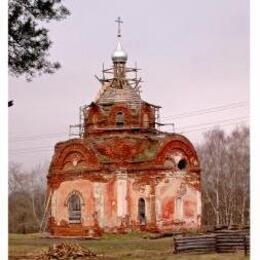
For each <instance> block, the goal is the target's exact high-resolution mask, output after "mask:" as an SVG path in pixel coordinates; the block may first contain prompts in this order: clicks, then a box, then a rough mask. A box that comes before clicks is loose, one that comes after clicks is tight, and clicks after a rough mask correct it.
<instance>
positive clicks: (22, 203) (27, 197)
mask: <svg viewBox="0 0 260 260" xmlns="http://www.w3.org/2000/svg"><path fill="white" fill-rule="evenodd" d="M46 172H47V164H45V165H38V166H37V167H35V168H34V169H32V170H31V171H28V172H26V171H23V169H22V166H21V165H20V164H16V163H10V166H9V232H18V233H27V232H35V231H38V230H39V226H40V222H41V218H42V216H43V211H44V209H43V206H44V197H45V189H46V181H45V179H46V177H45V176H46Z"/></svg>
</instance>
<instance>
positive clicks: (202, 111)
mask: <svg viewBox="0 0 260 260" xmlns="http://www.w3.org/2000/svg"><path fill="white" fill-rule="evenodd" d="M246 106H248V102H238V103H231V104H229V105H222V106H216V107H210V108H206V109H200V110H195V111H192V112H185V113H181V114H176V115H169V116H164V117H161V118H163V119H179V118H185V117H192V116H199V115H203V114H208V113H215V112H221V111H225V110H230V109H235V108H240V107H246Z"/></svg>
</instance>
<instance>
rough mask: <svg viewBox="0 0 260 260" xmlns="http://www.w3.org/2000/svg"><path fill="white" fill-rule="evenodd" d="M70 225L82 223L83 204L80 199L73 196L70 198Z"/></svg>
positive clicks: (75, 195)
mask: <svg viewBox="0 0 260 260" xmlns="http://www.w3.org/2000/svg"><path fill="white" fill-rule="evenodd" d="M68 204H69V223H71V224H77V223H80V221H81V204H80V197H79V196H78V195H77V194H73V195H71V196H70V198H69V203H68Z"/></svg>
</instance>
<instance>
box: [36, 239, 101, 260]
mask: <svg viewBox="0 0 260 260" xmlns="http://www.w3.org/2000/svg"><path fill="white" fill-rule="evenodd" d="M35 259H36V260H49V259H59V260H68V259H98V255H97V254H96V253H94V252H93V251H91V250H89V249H87V250H85V249H83V248H82V247H81V246H80V245H79V244H75V243H60V244H53V245H51V246H50V247H49V249H48V251H47V252H43V253H41V254H40V255H39V256H37V257H36V258H35Z"/></svg>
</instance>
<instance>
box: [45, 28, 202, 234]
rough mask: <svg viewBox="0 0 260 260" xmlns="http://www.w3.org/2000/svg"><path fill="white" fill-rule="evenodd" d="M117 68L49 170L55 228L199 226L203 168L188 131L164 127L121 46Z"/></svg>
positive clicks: (58, 146)
mask: <svg viewBox="0 0 260 260" xmlns="http://www.w3.org/2000/svg"><path fill="white" fill-rule="evenodd" d="M120 37H121V34H120V31H119V33H118V45H117V48H116V50H115V51H114V53H113V54H112V61H113V66H112V68H111V69H107V70H104V71H103V72H105V73H108V74H109V75H111V76H110V77H109V78H107V79H106V78H105V77H103V78H102V79H99V80H100V82H101V83H102V87H101V90H100V92H99V94H98V97H97V98H96V100H95V101H93V102H92V103H91V104H90V105H88V106H85V107H84V109H83V113H84V124H83V126H82V127H83V132H82V135H81V136H80V137H79V138H74V139H69V140H67V141H63V142H59V143H57V144H56V146H55V151H54V155H53V157H52V161H51V164H50V167H49V173H48V176H47V179H48V190H47V193H48V201H47V208H48V215H47V218H48V231H49V233H50V234H52V235H56V236H99V235H101V234H102V233H103V232H115V233H117V232H118V233H124V232H129V231H138V230H146V231H152V232H164V231H172V230H176V229H179V228H184V229H190V228H198V227H199V226H200V219H201V189H200V165H199V160H198V157H197V154H196V151H195V149H194V147H193V145H192V144H191V142H190V141H189V140H188V139H187V138H186V137H185V136H183V135H180V134H177V133H174V132H171V133H169V132H163V131H160V130H159V129H158V127H157V126H158V122H157V121H158V111H159V108H160V107H159V106H156V105H152V104H150V103H148V102H145V101H144V100H143V99H142V98H141V96H140V91H139V87H138V83H139V81H138V80H137V79H136V80H132V79H131V78H128V75H129V73H130V72H134V73H136V72H137V69H135V68H133V69H130V68H128V67H127V66H126V64H127V54H126V52H125V51H124V50H123V49H122V47H121V43H120Z"/></svg>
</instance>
